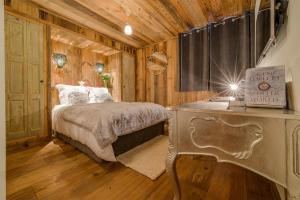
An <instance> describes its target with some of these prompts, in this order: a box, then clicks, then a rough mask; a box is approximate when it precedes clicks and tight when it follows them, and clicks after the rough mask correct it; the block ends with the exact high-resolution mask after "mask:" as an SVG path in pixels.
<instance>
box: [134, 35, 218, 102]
mask: <svg viewBox="0 0 300 200" xmlns="http://www.w3.org/2000/svg"><path fill="white" fill-rule="evenodd" d="M156 51H160V52H165V53H166V55H167V57H168V66H167V70H166V71H165V72H164V73H162V74H160V75H158V76H154V75H152V74H151V73H150V72H149V70H148V69H147V67H146V58H147V56H149V55H151V54H152V53H154V52H156ZM178 75H179V71H178V39H177V38H175V39H170V40H167V41H164V42H161V43H158V44H155V45H151V46H148V47H145V48H143V49H138V50H137V69H136V100H137V101H148V102H154V103H158V104H161V105H164V106H174V105H179V104H182V103H187V102H194V101H199V100H206V99H209V98H211V97H212V96H214V94H213V93H211V92H209V91H201V92H179V91H178V84H179V81H178Z"/></svg>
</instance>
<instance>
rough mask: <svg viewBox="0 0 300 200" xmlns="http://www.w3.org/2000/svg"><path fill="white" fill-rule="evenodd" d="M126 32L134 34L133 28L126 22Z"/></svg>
mask: <svg viewBox="0 0 300 200" xmlns="http://www.w3.org/2000/svg"><path fill="white" fill-rule="evenodd" d="M124 33H125V34H126V35H132V28H131V26H130V25H129V24H126V25H125V27H124Z"/></svg>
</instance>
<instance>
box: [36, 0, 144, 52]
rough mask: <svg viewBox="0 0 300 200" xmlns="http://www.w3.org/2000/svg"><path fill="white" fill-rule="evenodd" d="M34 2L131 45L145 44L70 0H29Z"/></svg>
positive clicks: (139, 45)
mask: <svg viewBox="0 0 300 200" xmlns="http://www.w3.org/2000/svg"><path fill="white" fill-rule="evenodd" d="M31 1H33V2H35V3H36V4H38V5H40V6H42V7H44V8H46V9H47V10H50V11H51V12H53V13H55V14H57V15H62V16H63V17H65V18H67V19H68V20H71V21H74V22H76V23H79V24H80V25H82V26H86V27H89V28H92V29H94V30H96V31H98V32H100V33H102V34H104V35H107V36H110V37H112V38H114V39H116V40H119V41H121V42H124V43H126V44H129V45H132V46H134V47H141V46H144V45H145V44H144V43H143V42H140V41H137V40H134V39H133V38H131V37H129V36H126V35H125V34H124V33H123V32H120V31H118V30H116V28H115V27H111V26H109V25H107V24H105V23H104V22H103V21H101V20H100V18H98V19H95V18H94V17H92V16H91V15H90V14H89V13H88V12H87V13H86V12H84V11H83V10H82V9H83V8H81V9H74V7H73V6H74V3H72V2H73V1H72V0H51V1H50V0H31Z"/></svg>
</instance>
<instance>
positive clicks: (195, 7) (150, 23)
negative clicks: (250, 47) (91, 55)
mask: <svg viewBox="0 0 300 200" xmlns="http://www.w3.org/2000/svg"><path fill="white" fill-rule="evenodd" d="M31 1H33V2H35V3H36V4H39V5H40V6H42V7H44V8H46V9H47V10H50V11H52V12H54V13H56V14H59V15H61V16H63V17H65V18H66V19H69V20H71V21H73V22H76V23H79V24H81V25H84V26H87V27H89V28H92V29H94V30H95V31H98V32H99V33H102V34H104V35H107V36H109V37H112V38H114V39H116V40H119V41H121V42H124V43H126V44H129V45H132V46H134V47H136V48H140V47H143V46H145V45H148V44H153V43H156V42H160V41H163V40H166V39H169V38H172V37H175V36H177V35H178V33H180V32H184V31H187V30H189V29H191V28H193V27H202V26H205V25H206V24H207V23H209V22H213V21H217V20H220V19H221V18H224V17H228V16H237V15H241V14H242V13H243V12H244V11H246V10H250V9H253V8H254V5H255V0H31ZM269 2H270V0H262V6H263V7H265V6H266V5H268V4H269ZM126 23H129V24H130V25H131V26H132V28H133V35H131V36H127V35H125V34H124V33H123V27H124V26H125V24H126Z"/></svg>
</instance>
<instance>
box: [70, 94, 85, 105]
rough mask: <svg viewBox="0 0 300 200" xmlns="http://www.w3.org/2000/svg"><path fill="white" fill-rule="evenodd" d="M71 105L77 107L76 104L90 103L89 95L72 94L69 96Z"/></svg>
mask: <svg viewBox="0 0 300 200" xmlns="http://www.w3.org/2000/svg"><path fill="white" fill-rule="evenodd" d="M68 99H69V104H72V105H75V104H83V103H89V101H90V99H89V94H88V93H83V92H71V93H70V94H69V95H68Z"/></svg>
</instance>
